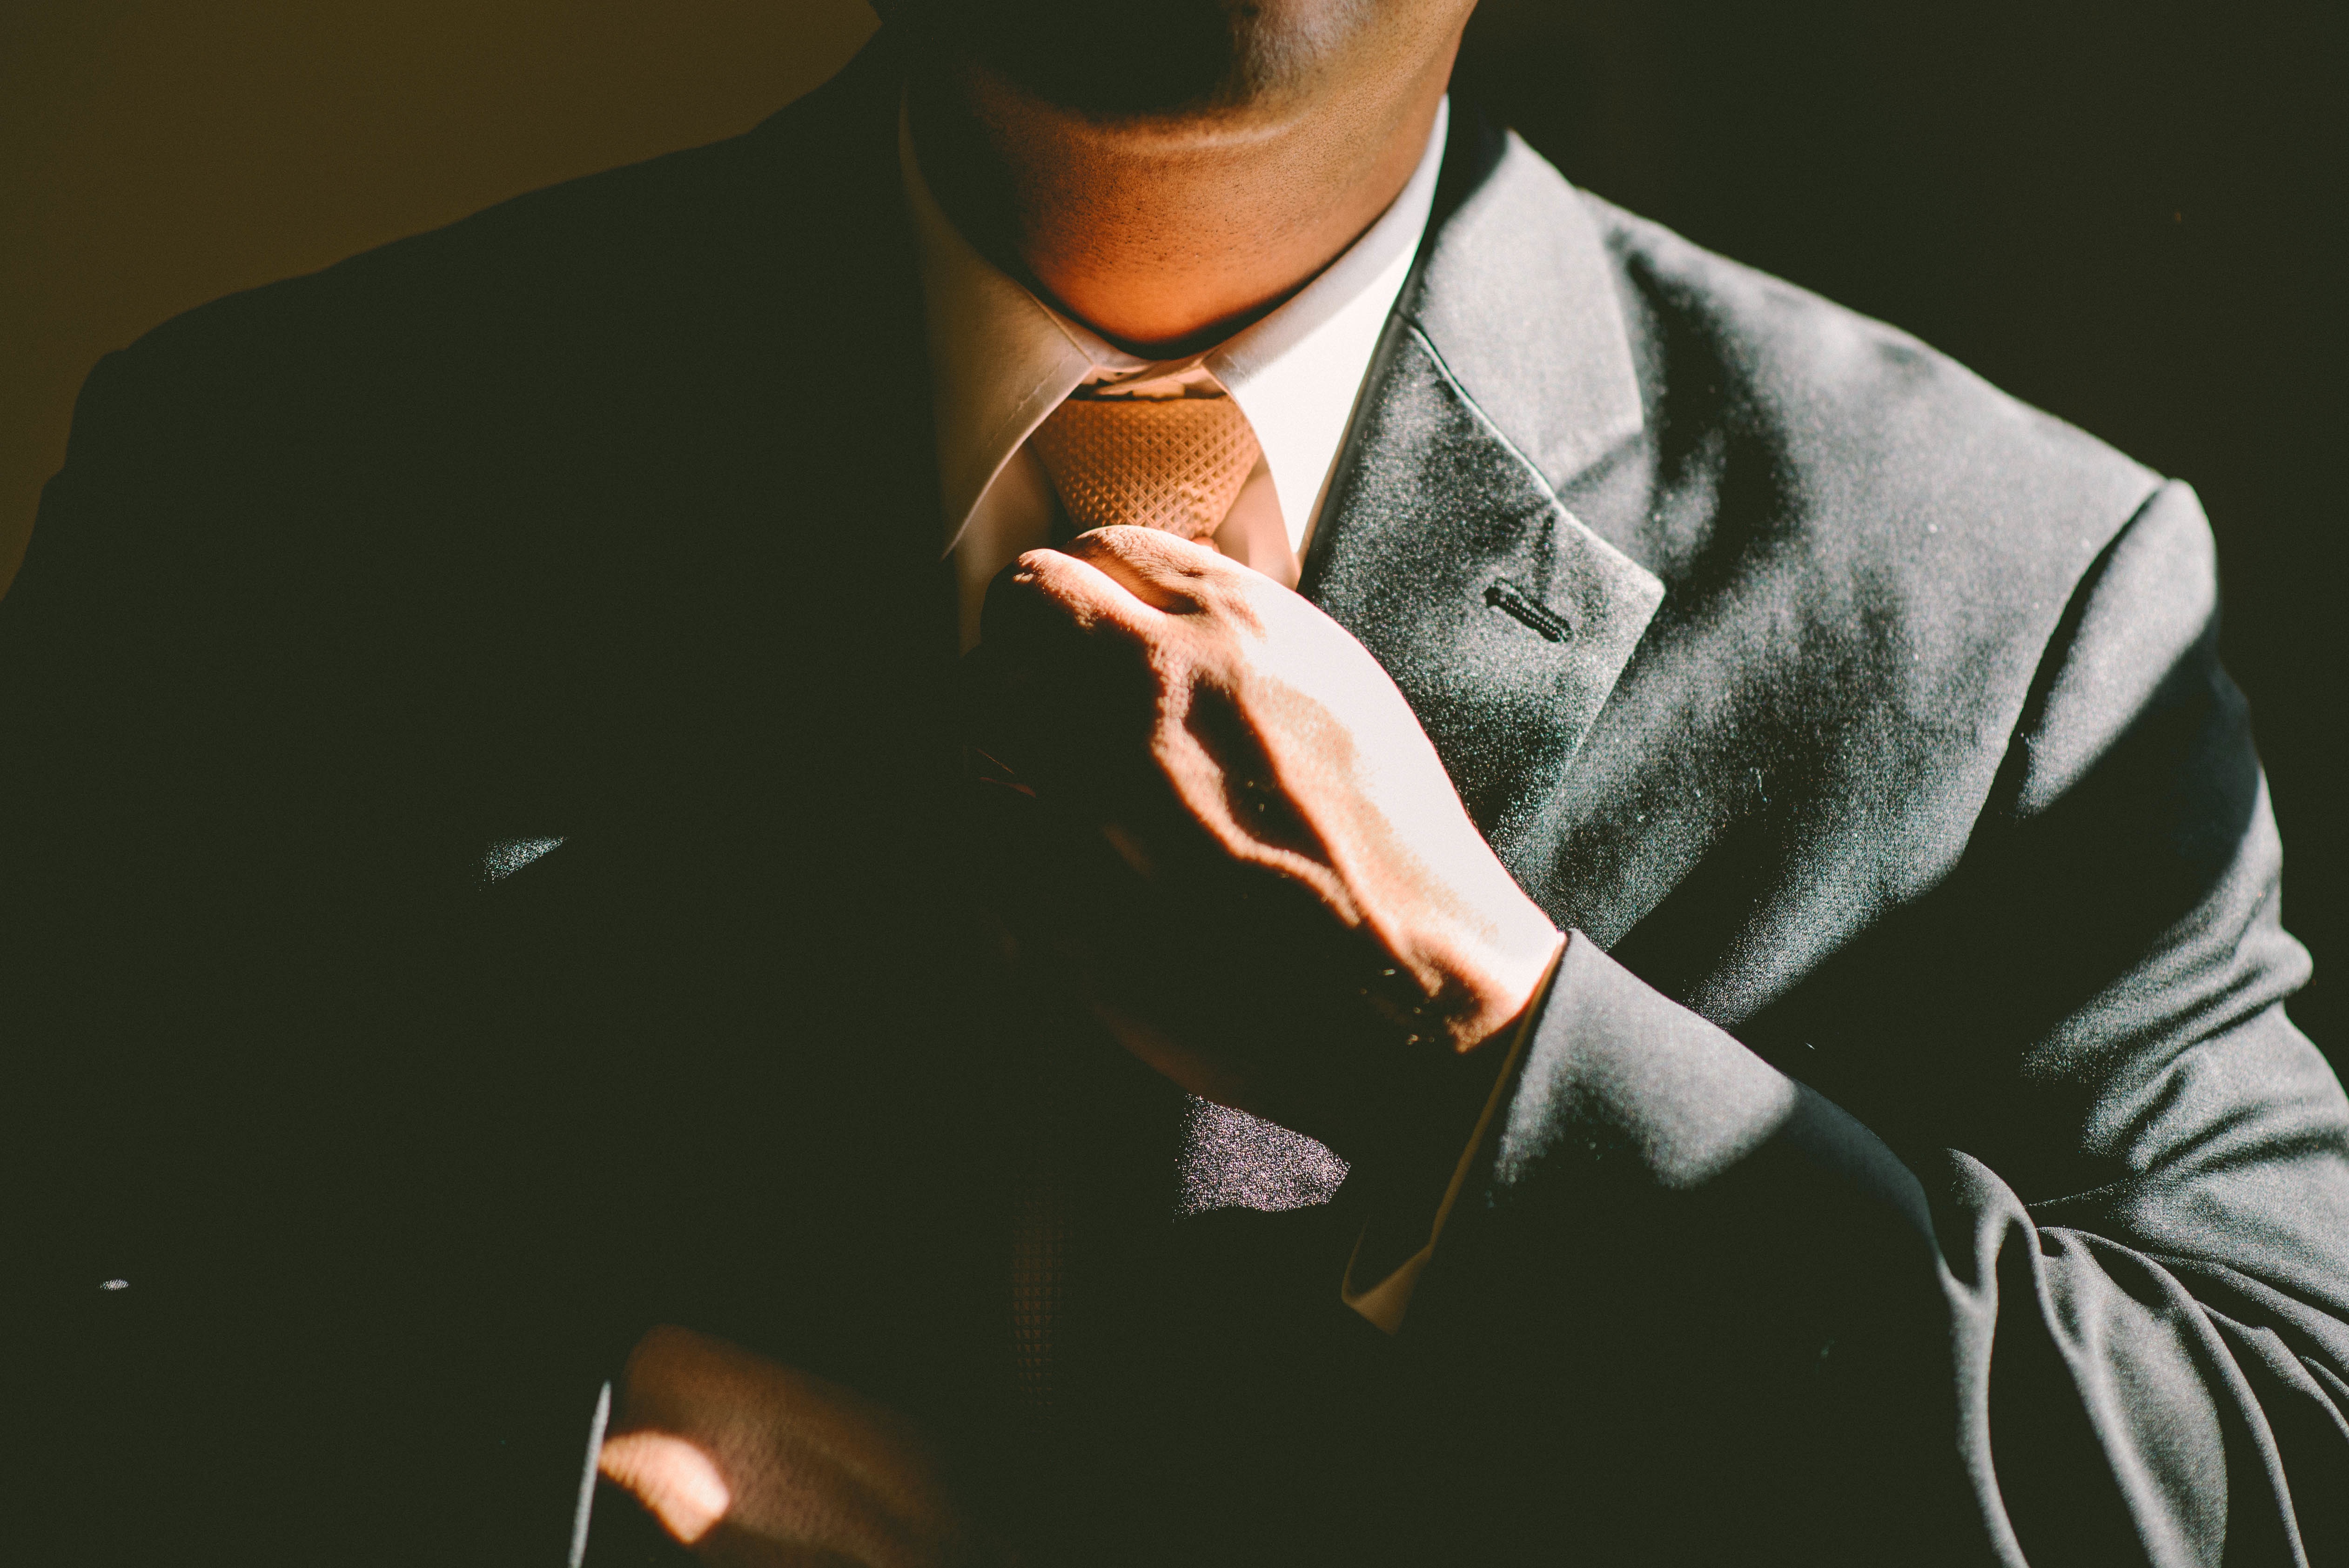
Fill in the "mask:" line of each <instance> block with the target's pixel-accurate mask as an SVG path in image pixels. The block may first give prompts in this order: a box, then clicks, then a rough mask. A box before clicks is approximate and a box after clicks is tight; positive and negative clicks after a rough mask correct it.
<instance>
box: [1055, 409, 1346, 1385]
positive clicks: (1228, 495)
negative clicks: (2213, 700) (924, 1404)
mask: <svg viewBox="0 0 2349 1568" xmlns="http://www.w3.org/2000/svg"><path fill="white" fill-rule="evenodd" d="M1029 444H1030V449H1032V450H1033V451H1034V452H1035V453H1036V455H1037V457H1038V458H1039V459H1041V460H1042V462H1043V464H1044V469H1045V471H1046V472H1047V473H1049V474H1050V476H1051V479H1052V484H1053V487H1054V489H1055V490H1058V491H1059V492H1060V497H1061V505H1062V506H1063V507H1064V508H1066V509H1067V511H1068V514H1069V521H1070V522H1071V524H1073V525H1074V528H1075V530H1076V531H1080V532H1081V531H1085V530H1087V529H1094V528H1105V527H1108V526H1110V525H1112V524H1115V523H1134V524H1139V525H1141V526H1143V527H1144V528H1154V529H1159V530H1161V531H1164V532H1168V533H1173V534H1176V535H1179V536H1180V537H1182V538H1185V539H1189V540H1196V541H1200V542H1206V541H1207V540H1208V539H1210V537H1211V536H1212V535H1214V534H1215V533H1216V530H1217V529H1218V528H1219V527H1220V526H1221V525H1222V523H1223V522H1224V521H1225V518H1226V515H1227V514H1228V513H1229V512H1230V511H1231V509H1232V503H1233V501H1234V500H1237V498H1238V496H1239V493H1240V490H1241V489H1242V487H1243V486H1245V485H1246V484H1247V477H1248V474H1249V472H1250V471H1251V470H1252V469H1255V467H1256V465H1257V461H1258V459H1259V458H1260V457H1261V455H1262V449H1261V448H1260V447H1259V446H1258V444H1257V438H1256V432H1255V430H1254V429H1253V428H1250V427H1249V425H1248V422H1247V415H1246V414H1244V413H1242V412H1241V411H1240V407H1239V405H1238V404H1237V402H1236V401H1234V400H1233V399H1232V398H1230V397H1224V396H1213V397H1199V396H1186V397H1100V398H1087V397H1072V398H1071V399H1069V400H1068V401H1066V402H1064V403H1062V404H1061V407H1059V408H1058V409H1056V410H1054V411H1053V413H1052V415H1051V416H1050V418H1047V419H1046V420H1045V421H1044V423H1043V424H1042V425H1040V426H1039V427H1038V428H1037V429H1036V431H1035V433H1034V434H1033V435H1031V436H1030V438H1029ZM1261 553H1265V554H1268V555H1269V554H1272V553H1276V552H1270V551H1265V552H1261ZM1277 553H1278V556H1279V557H1280V558H1281V561H1282V562H1283V563H1284V564H1285V565H1286V566H1287V573H1286V575H1285V576H1283V577H1280V579H1279V580H1280V581H1283V582H1286V583H1294V582H1295V581H1296V566H1295V558H1294V556H1293V554H1291V553H1290V552H1289V549H1288V542H1287V541H1286V539H1282V540H1280V541H1278V552H1277ZM1252 563H1253V562H1252ZM1258 569H1259V570H1262V569H1263V568H1262V566H1261V565H1259V566H1258ZM1184 1098H1185V1100H1186V1101H1187V1104H1188V1107H1189V1109H1188V1110H1187V1111H1186V1112H1185V1115H1184V1120H1183V1127H1182V1136H1181V1140H1180V1150H1179V1153H1178V1154H1176V1161H1177V1166H1178V1169H1176V1170H1175V1171H1170V1172H1169V1176H1170V1178H1171V1179H1172V1186H1171V1188H1169V1189H1167V1190H1166V1192H1167V1196H1169V1197H1171V1198H1172V1199H1173V1207H1172V1212H1171V1213H1170V1212H1168V1211H1166V1210H1163V1209H1162V1210H1160V1211H1158V1212H1156V1214H1155V1215H1154V1217H1153V1218H1154V1222H1155V1223H1156V1224H1158V1225H1164V1223H1165V1222H1167V1221H1168V1220H1169V1219H1170V1218H1172V1217H1174V1215H1194V1214H1199V1213H1205V1212H1208V1211H1211V1210H1215V1209H1221V1208H1248V1209H1258V1210H1264V1211H1268V1212H1272V1211H1279V1210H1284V1209H1291V1208H1298V1207H1302V1206H1306V1205H1310V1204H1315V1203H1320V1202H1328V1200H1329V1198H1330V1193H1331V1192H1332V1191H1334V1190H1335V1188H1336V1187H1337V1184H1338V1183H1339V1181H1342V1180H1343V1179H1344V1177H1345V1173H1346V1167H1345V1163H1344V1161H1340V1160H1339V1159H1338V1158H1337V1156H1335V1155H1334V1154H1331V1153H1330V1151H1329V1150H1326V1149H1324V1148H1322V1147H1321V1146H1320V1145H1319V1144H1318V1143H1315V1142H1314V1141H1313V1140H1310V1139H1308V1138H1304V1137H1301V1136H1300V1135H1299V1134H1296V1133H1293V1132H1289V1131H1288V1130H1286V1129H1283V1128H1278V1127H1274V1126H1273V1125H1271V1124H1270V1123H1268V1122H1263V1121H1259V1120H1257V1119H1256V1118H1254V1117H1251V1116H1247V1115H1246V1114H1245V1113H1243V1112H1240V1111H1236V1110H1226V1109H1225V1108H1223V1107H1221V1106H1213V1105H1209V1104H1207V1102H1206V1101H1204V1100H1198V1099H1190V1098H1189V1097H1184ZM1064 1131H1065V1130H1064ZM1063 1141H1064V1140H1062V1139H1061V1138H1056V1137H1054V1136H1052V1135H1051V1133H1050V1132H1047V1133H1046V1134H1045V1135H1044V1136H1043V1137H1041V1138H1040V1139H1039V1140H1038V1142H1037V1144H1036V1145H1034V1146H1032V1147H1030V1150H1028V1151H1027V1152H1028V1157H1027V1160H1026V1161H1025V1164H1026V1169H1025V1170H1023V1171H1022V1172H1021V1173H1020V1177H1019V1181H1018V1183H1017V1191H1016V1192H1015V1195H1014V1198H1013V1204H1012V1214H1011V1217H1010V1218H1011V1225H1010V1232H1011V1234H1010V1243H1011V1257H1010V1270H1009V1274H1010V1278H1009V1286H1010V1290H1009V1297H1010V1299H1009V1307H1010V1313H1009V1316H1010V1330H1011V1336H1010V1337H1011V1361H1012V1384H1013V1397H1014V1400H1015V1403H1016V1404H1017V1406H1019V1408H1024V1409H1025V1410H1026V1411H1028V1412H1029V1413H1030V1414H1031V1415H1033V1416H1036V1417H1039V1418H1049V1415H1050V1412H1051V1411H1052V1410H1053V1408H1054V1407H1055V1406H1056V1405H1057V1404H1059V1403H1060V1398H1059V1397H1060V1396H1061V1394H1062V1393H1063V1392H1064V1390H1063V1389H1062V1388H1061V1383H1062V1380H1063V1378H1062V1374H1063V1371H1064V1368H1063V1367H1061V1361H1062V1360H1063V1358H1064V1355H1065V1350H1066V1346H1064V1344H1063V1343H1062V1342H1063V1340H1064V1339H1065V1337H1066V1336H1067V1332H1068V1329H1069V1322H1068V1319H1069V1315H1070V1311H1071V1306H1072V1305H1074V1304H1073V1303H1072V1302H1071V1268H1072V1266H1073V1265H1074V1264H1076V1262H1077V1261H1078V1260H1077V1253H1079V1252H1080V1251H1081V1243H1083V1241H1084V1239H1085V1236H1086V1235H1088V1234H1090V1233H1092V1231H1093V1230H1096V1229H1098V1228H1100V1226H1101V1225H1102V1223H1104V1222H1112V1223H1113V1221H1112V1216H1110V1215H1107V1214H1105V1213H1103V1212H1100V1211H1101V1209H1102V1205H1101V1204H1099V1203H1097V1202H1088V1201H1087V1197H1088V1191H1087V1190H1088V1186H1089V1185H1090V1184H1089V1182H1088V1181H1087V1177H1086V1175H1085V1174H1084V1173H1083V1172H1082V1171H1081V1169H1071V1167H1070V1156H1071V1150H1069V1149H1067V1148H1064V1147H1062V1146H1061V1145H1062V1143H1063ZM1142 1141H1143V1142H1145V1143H1148V1142H1152V1141H1154V1140H1150V1139H1148V1138H1144V1139H1143V1140H1142ZM1168 1152H1169V1153H1175V1152H1176V1151H1175V1150H1172V1149H1170V1150H1168ZM1080 1165H1081V1161H1080ZM1162 1201H1163V1200H1162ZM1126 1218H1127V1220H1128V1221H1129V1222H1131V1221H1132V1220H1133V1216H1126Z"/></svg>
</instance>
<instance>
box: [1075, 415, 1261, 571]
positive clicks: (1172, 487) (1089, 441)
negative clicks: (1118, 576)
mask: <svg viewBox="0 0 2349 1568" xmlns="http://www.w3.org/2000/svg"><path fill="white" fill-rule="evenodd" d="M1028 439H1029V442H1030V446H1031V447H1032V448H1033V449H1034V450H1035V452H1036V455H1037V456H1038V457H1040V458H1041V459H1043V461H1044V468H1045V471H1046V472H1048V473H1050V475H1051V476H1052V484H1053V486H1054V488H1055V489H1057V490H1059V491H1060V492H1061V504H1062V505H1063V506H1065V507H1067V508H1068V510H1069V519H1070V521H1071V522H1072V523H1074V524H1075V526H1076V529H1077V531H1078V532H1080V533H1081V532H1083V531H1085V530H1087V529H1092V528H1108V527H1110V526H1111V525H1112V524H1115V523H1133V524H1136V525H1139V526H1140V527H1143V528H1154V529H1158V530H1160V531H1164V532H1166V533H1172V534H1174V535H1175V536H1177V537H1178V538H1182V539H1194V540H1202V539H1206V537H1207V536H1208V535H1210V534H1212V533H1214V532H1215V531H1216V528H1217V526H1218V525H1220V524H1221V523H1222V522H1223V521H1224V514H1225V513H1226V512H1227V511H1231V509H1232V500H1233V499H1234V498H1235V497H1237V495H1238V494H1239V493H1240V486H1242V485H1243V484H1246V483H1247V477H1248V470H1249V469H1253V468H1254V467H1256V462H1257V457H1258V456H1259V455H1261V449H1260V448H1258V447H1257V439H1256V432H1255V431H1254V430H1252V429H1250V428H1248V422H1247V415H1246V414H1243V413H1241V412H1240V406H1239V404H1237V402H1235V401H1234V400H1232V399H1231V398H1229V397H1071V398H1069V399H1068V400H1067V401H1066V402H1064V403H1062V404H1061V406H1060V407H1058V408H1055V409H1054V410H1052V412H1051V413H1050V415H1048V416H1047V417H1046V418H1045V420H1044V422H1043V423H1042V424H1041V425H1039V426H1038V427H1036V433H1035V434H1034V435H1032V436H1030V437H1029V438H1028Z"/></svg>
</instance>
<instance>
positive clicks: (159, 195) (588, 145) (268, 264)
mask: <svg viewBox="0 0 2349 1568" xmlns="http://www.w3.org/2000/svg"><path fill="white" fill-rule="evenodd" d="M873 27H874V19H873V15H872V13H871V12H870V11H868V10H867V9H866V8H865V6H864V4H863V3H862V0H667V3H666V4H660V5H642V4H639V5H623V4H617V3H616V0H400V3H399V4H398V5H383V4H379V3H378V4H361V3H359V0H143V3H142V0H47V3H42V0H28V3H22V4H16V5H0V584H5V583H6V581H7V580H8V578H9V577H10V576H11V575H13V574H14V573H15V571H16V563H17V562H18V560H19V559H20V558H21V556H22V554H23V551H24V546H25V541H26V536H27V535H28V534H29V533H30V532H31V530H32V525H33V514H34V509H35V506H36V502H37V500H38V499H39V495H40V488H41V485H42V484H43V482H45V481H46V480H47V478H48V476H49V475H50V474H52V473H53V472H55V471H56V469H57V465H58V463H59V462H60V461H61V460H62V459H63V457H64V453H65V440H66V429H67V423H68V420H69V417H70V415H71V413H72V407H73V398H74V394H75V392H76V391H77V390H78V388H79V387H80V385H81V381H82V377H84V376H86V375H88V371H89V367H90V366H91V365H92V364H93V363H95V362H96V360H97V359H98V356H99V355H101V354H103V353H105V352H106V351H107V350H109V349H110V348H116V347H119V346H122V345H124V344H126V343H129V342H130V341H131V340H132V339H133V338H135V337H137V336H138V335H140V333H142V332H144V331H146V330H147V329H148V328H149V327H151V326H153V325H156V324H157V323H159V322H161V321H163V320H165V319H167V318H169V317H171V316H172V315H176V314H178V313H179V312H181V311H182V310H185V309H187V308H189V307H190V306H191V305H196V304H202V303H203V302H204V301H206V300H209V299H212V298H215V297H217V296H219V295H221V294H227V293H230V292H232V291H233V290H236V289H241V288H247V287H250V286H252V285H253V284H261V283H266V282H268V281H269V280H271V279H273V278H280V277H286V276H290V275H292V274H294V273H304V272H308V271H311V270H313V269H315V268H317V267H321V266H324V265H326V263H330V262H333V261H335V260H336V259H337V258H339V257H342V256H347V255H348V254H350V253H353V252H355V251H359V250H364V249H366V248H367V247H368V246H370V245H375V244H379V243H381V242H384V241H386V240H391V239H396V238H398V236H399V235H402V234H409V233H414V232H417V231H419V230H422V229H429V228H432V227H435V226H436V225H439V224H441V223H445V222H449V221H450V220H451V219H454V218H458V217H461V216H462V215H464V214H465V213H467V212H470V211H474V210H475V209H477V208H481V207H484V206H487V205H488V204H490V203H491V202H493V201H500V200H502V199H503V198H505V197H508V196H512V195H515V194H518V193H519V192H522V191H529V190H533V189H535V188H536V187H538V186H541V185H545V184H549V183H552V182H553V181H558V180H564V179H567V178H569V177H571V176H573V175H577V174H585V173H589V172H592V171H593V170H598V169H607V168H610V167H612V166H614V165H616V164H621V163H628V162H633V161H635V160H637V159H641V158H647V157H650V156H652V155H653V154H655V153H658V152H666V151H668V150H671V149H674V148H679V147H689V146H692V145H694V144H696V143H698V142H704V141H709V140H713V139H717V138H719V137H722V136H729V135H731V134H733V133H734V132H736V131H739V130H741V129H745V128H746V127H748V126H750V125H751V124H753V123H755V122H756V121H758V120H759V119H761V118H763V117H764V116H765V115H767V114H769V113H770V112H771V111H772V110H774V109H775V108H779V107H781V105H782V104H784V103H786V102H788V101H790V100H791V99H792V98H795V97H797V96H798V95H799V94H801V93H802V92H804V91H806V90H807V89H808V88H812V87H813V86H814V85H815V84H816V83H818V82H820V81H822V80H823V78H824V77H828V76H830V75H831V74H832V73H833V71H834V70H835V69H837V68H838V67H840V65H841V64H842V63H843V61H845V60H846V59H847V58H848V57H849V56H850V55H851V54H853V53H854V51H855V48H856V46H857V45H859V44H860V43H862V42H863V41H864V38H865V36H867V35H868V34H869V33H870V32H871V31H872V29H873Z"/></svg>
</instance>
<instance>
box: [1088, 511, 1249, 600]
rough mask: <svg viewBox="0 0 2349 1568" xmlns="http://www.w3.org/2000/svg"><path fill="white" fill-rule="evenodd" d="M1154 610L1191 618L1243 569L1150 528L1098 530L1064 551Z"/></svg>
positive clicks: (1199, 546) (1203, 547)
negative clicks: (1220, 587) (1096, 570)
mask: <svg viewBox="0 0 2349 1568" xmlns="http://www.w3.org/2000/svg"><path fill="white" fill-rule="evenodd" d="M1062 552H1063V553H1065V554H1069V555H1073V556H1075V557H1077V558H1078V559H1080V560H1081V561H1085V562H1090V563H1091V564H1092V565H1093V566H1094V567H1096V568H1098V569H1099V570H1100V572H1101V573H1102V575H1103V576H1105V577H1108V578H1110V579H1112V581H1114V582H1115V583H1117V584H1118V585H1119V586H1120V587H1122V588H1123V589H1124V590H1125V591H1126V592H1127V593H1131V594H1133V596H1134V597H1135V598H1137V599H1139V600H1141V601H1142V602H1143V603H1145V604H1147V605H1149V606H1150V607H1151V608H1153V609H1154V610H1159V611H1163V612H1164V613H1165V614H1174V615H1181V614H1195V613H1196V612H1197V611H1199V610H1200V609H1202V608H1204V607H1205V605H1206V598H1207V595H1208V594H1209V593H1212V592H1213V591H1214V590H1215V589H1216V588H1217V587H1219V586H1228V585H1230V584H1231V583H1236V582H1237V581H1239V580H1240V579H1239V578H1238V577H1237V576H1235V575H1234V574H1235V573H1240V574H1245V573H1247V568H1246V567H1244V566H1242V565H1240V564H1239V562H1236V561H1231V560H1228V559H1226V557H1224V556H1222V555H1219V554H1217V553H1216V552H1215V551H1214V550H1213V549H1211V548H1210V547H1208V546H1207V545H1206V544H1202V543H1195V542H1192V541H1190V540H1186V539H1180V538H1177V537H1176V536H1175V535H1174V534H1171V533H1165V532H1162V531H1159V530H1157V529H1154V528H1097V529H1095V530H1093V531H1092V532H1090V533H1081V534H1079V535H1078V536H1077V537H1076V538H1074V539H1072V540H1071V541H1070V542H1068V543H1067V544H1066V545H1065V546H1063V547H1062Z"/></svg>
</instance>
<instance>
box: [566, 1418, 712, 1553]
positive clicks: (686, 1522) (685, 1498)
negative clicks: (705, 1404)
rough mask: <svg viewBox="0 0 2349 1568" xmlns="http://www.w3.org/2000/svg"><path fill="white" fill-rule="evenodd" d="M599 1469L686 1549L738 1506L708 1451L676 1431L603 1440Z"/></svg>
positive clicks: (629, 1435)
mask: <svg viewBox="0 0 2349 1568" xmlns="http://www.w3.org/2000/svg"><path fill="white" fill-rule="evenodd" d="M595 1468H596V1469H597V1470H601V1471H602V1472H603V1473H604V1475H605V1478H606V1479H608V1480H611V1481H613V1482H615V1483H616V1484H617V1485H619V1486H620V1487H623V1488H625V1489H626V1491H627V1492H628V1494H629V1495H630V1496H632V1497H634V1498H635V1499H636V1501H637V1502H638V1503H640V1504H642V1505H643V1507H644V1510H645V1511H646V1512H647V1513H649V1514H651V1515H652V1516H653V1517H654V1518H655V1519H657V1520H659V1521H660V1523H661V1528H662V1529H664V1530H666V1531H667V1532H669V1533H670V1534H671V1535H673V1536H675V1537H676V1538H677V1539H678V1540H679V1541H681V1542H685V1544H687V1545H688V1546H690V1545H692V1544H693V1543H694V1542H697V1541H698V1540H700V1539H701V1538H702V1537H703V1536H705V1535H707V1534H709V1532H710V1530H711V1528H712V1527H713V1526H715V1525H716V1524H717V1523H718V1522H719V1520H721V1519H723V1518H725V1517H726V1512H727V1510H729V1509H730V1508H732V1507H733V1506H734V1489H733V1488H731V1487H730V1486H728V1485H727V1484H726V1476H725V1472H724V1471H722V1470H719V1467H718V1461H717V1460H715V1459H714V1458H712V1457H711V1456H710V1455H709V1452H708V1451H706V1450H705V1449H701V1448H700V1447H698V1446H697V1445H696V1444H694V1443H692V1442H690V1441H688V1439H684V1438H680V1437H678V1436H677V1435H676V1434H675V1433H673V1432H658V1431H643V1432H624V1433H622V1434H621V1435H619V1436H618V1437H615V1438H609V1439H605V1443H604V1451H603V1453H602V1455H601V1456H600V1457H599V1458H598V1459H597V1460H596V1461H595Z"/></svg>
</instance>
